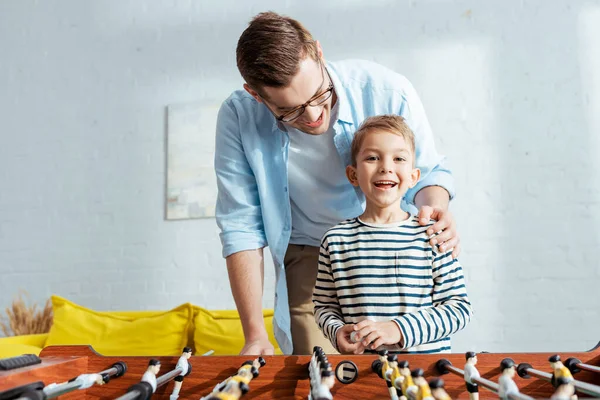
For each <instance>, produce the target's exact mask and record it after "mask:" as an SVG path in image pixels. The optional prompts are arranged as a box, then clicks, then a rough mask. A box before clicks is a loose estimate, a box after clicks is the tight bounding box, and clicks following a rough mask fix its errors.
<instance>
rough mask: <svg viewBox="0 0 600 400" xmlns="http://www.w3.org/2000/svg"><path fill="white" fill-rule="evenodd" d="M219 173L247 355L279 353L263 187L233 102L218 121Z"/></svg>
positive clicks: (225, 238)
mask: <svg viewBox="0 0 600 400" xmlns="http://www.w3.org/2000/svg"><path fill="white" fill-rule="evenodd" d="M215 172H216V175H217V187H218V196H217V205H216V214H215V215H216V221H217V225H219V228H221V234H220V237H221V242H222V244H223V257H225V258H226V263H227V271H228V274H229V280H230V285H231V291H232V294H233V298H234V300H235V303H236V306H237V308H238V312H239V314H240V318H241V321H242V327H243V329H244V336H245V339H246V344H245V346H244V348H243V349H242V354H252V355H259V354H273V346H272V345H271V344H270V343H269V340H268V337H267V334H266V329H265V325H264V320H263V315H262V292H263V271H264V266H263V251H262V248H263V247H265V246H266V245H267V239H266V236H265V232H264V225H263V218H262V211H261V205H260V198H259V196H258V186H257V183H256V178H255V177H254V174H253V172H252V168H251V167H250V165H249V162H248V159H247V158H246V154H245V152H244V146H243V144H242V140H241V133H240V121H239V119H238V115H237V111H236V109H235V107H234V104H233V103H231V102H228V101H225V102H224V103H223V106H222V107H221V109H220V110H219V117H218V119H217V134H216V141H215ZM250 340H251V341H250Z"/></svg>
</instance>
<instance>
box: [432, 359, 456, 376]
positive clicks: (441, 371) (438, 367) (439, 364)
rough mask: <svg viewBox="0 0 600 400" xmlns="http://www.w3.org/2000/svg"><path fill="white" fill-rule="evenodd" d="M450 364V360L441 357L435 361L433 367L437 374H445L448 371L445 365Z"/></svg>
mask: <svg viewBox="0 0 600 400" xmlns="http://www.w3.org/2000/svg"><path fill="white" fill-rule="evenodd" d="M451 365H452V363H451V362H450V360H447V359H445V358H442V359H440V360H438V362H436V363H435V369H436V370H437V372H438V374H440V375H446V374H447V373H449V371H448V368H447V367H449V366H451Z"/></svg>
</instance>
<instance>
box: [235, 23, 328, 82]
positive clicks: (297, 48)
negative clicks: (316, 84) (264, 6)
mask: <svg viewBox="0 0 600 400" xmlns="http://www.w3.org/2000/svg"><path fill="white" fill-rule="evenodd" d="M307 56H308V57H311V58H312V59H313V60H315V61H317V60H318V58H319V56H318V50H317V44H316V42H315V40H314V39H313V37H312V35H311V34H310V32H309V31H308V30H306V28H305V27H304V26H303V25H302V24H301V23H300V22H298V21H296V20H295V19H292V18H289V17H286V16H283V15H279V14H277V13H274V12H271V11H269V12H263V13H260V14H258V15H257V16H255V17H254V18H253V19H252V21H250V24H249V26H248V27H247V28H246V30H245V31H244V32H243V33H242V35H241V36H240V38H239V40H238V43H237V49H236V60H237V67H238V70H239V71H240V74H241V75H242V78H244V80H245V81H246V83H247V84H248V85H249V86H250V87H251V88H252V89H254V90H256V91H259V90H260V89H261V88H262V87H264V86H269V87H275V88H281V87H287V86H289V84H290V82H291V80H292V77H294V75H296V74H297V73H298V70H299V67H300V61H302V60H304V59H305V58H306V57H307Z"/></svg>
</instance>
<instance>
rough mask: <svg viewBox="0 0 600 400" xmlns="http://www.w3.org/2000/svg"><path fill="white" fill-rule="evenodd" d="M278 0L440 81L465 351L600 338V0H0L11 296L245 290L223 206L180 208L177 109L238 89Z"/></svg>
mask: <svg viewBox="0 0 600 400" xmlns="http://www.w3.org/2000/svg"><path fill="white" fill-rule="evenodd" d="M269 9H272V10H275V11H279V12H282V13H287V14H289V15H291V16H294V17H296V18H298V19H299V20H301V21H303V22H304V23H305V25H306V26H307V27H308V28H309V29H310V30H312V32H313V33H314V35H315V36H316V37H317V38H318V39H319V40H320V41H321V43H322V45H323V48H324V51H325V55H326V58H328V59H330V60H336V59H342V58H349V57H353V58H365V59H371V60H375V61H378V62H380V63H382V64H385V65H387V66H389V67H390V68H393V69H395V70H397V71H399V72H401V73H403V74H405V75H406V76H407V77H408V78H409V79H410V80H411V81H412V82H413V84H414V85H415V86H416V88H417V90H418V91H419V93H420V94H421V96H422V99H423V102H424V104H425V107H426V109H427V112H428V115H429V118H430V122H431V124H432V126H433V129H434V132H435V134H436V140H437V144H438V147H439V150H440V151H441V152H443V153H444V154H447V155H448V156H449V158H450V160H451V162H452V165H453V169H454V172H455V176H456V184H457V189H458V197H457V199H456V200H455V201H454V202H453V204H452V207H453V210H454V212H455V214H456V218H457V219H458V223H459V228H460V233H461V235H462V243H463V253H462V257H461V261H462V263H463V265H464V267H465V269H466V273H467V275H468V285H469V291H470V296H471V299H472V301H473V303H474V307H475V310H476V317H475V319H474V320H473V322H472V323H471V325H470V326H469V327H468V328H467V329H466V330H465V331H464V332H461V333H460V334H458V335H457V336H456V337H455V341H454V345H455V346H454V349H455V351H465V350H466V349H474V350H487V351H565V350H585V349H588V348H590V347H592V346H593V345H594V344H595V343H596V342H597V341H598V340H600V325H599V324H598V322H597V321H598V320H599V317H600V311H599V310H600V307H599V306H600V299H599V295H598V289H599V282H600V264H599V263H598V261H597V259H596V254H597V251H598V249H599V248H600V228H598V226H600V177H599V173H598V168H599V167H600V161H598V160H599V157H598V153H599V152H600V139H598V137H599V133H600V116H599V115H600V47H599V46H598V44H597V38H598V37H599V36H600V28H599V27H600V2H598V1H577V0H575V1H574V0H555V1H552V2H548V1H543V0H538V1H524V0H523V1H487V2H477V1H449V0H448V1H441V0H423V1H419V2H416V1H404V2H393V1H370V2H367V1H347V0H338V1H333V0H330V1H327V2H322V1H318V2H317V1H303V2H285V5H283V3H281V2H279V1H274V0H273V1H267V0H263V1H253V2H251V4H250V2H249V3H240V2H238V1H234V0H225V1H220V2H207V1H195V2H188V1H173V2H156V1H150V0H137V1H133V0H132V1H122V0H118V1H117V0H113V1H99V0H98V1H85V2H80V1H76V0H64V1H46V2H38V1H25V0H2V1H0V50H1V54H0V110H1V119H0V120H1V122H2V125H1V126H2V140H1V142H0V143H1V144H0V269H1V273H2V275H1V276H2V279H1V282H0V308H3V307H4V306H6V305H8V303H9V301H10V300H11V298H12V297H13V296H14V295H15V294H16V292H17V290H18V289H19V288H23V289H26V290H28V291H29V293H30V294H31V297H32V299H33V300H35V301H38V302H43V301H44V300H45V299H46V298H47V297H48V296H49V295H50V294H51V293H57V294H60V295H63V296H66V297H68V298H71V299H73V300H74V301H76V302H79V303H82V304H84V305H86V306H89V307H93V308H98V309H159V308H160V309H165V308H168V307H173V306H175V305H177V304H179V303H182V302H186V301H190V302H193V303H196V304H200V305H203V306H205V307H208V308H231V307H233V306H234V303H233V300H232V297H231V294H230V291H229V286H228V281H227V274H226V269H225V266H224V265H225V264H224V261H223V259H222V258H221V256H220V243H219V239H218V236H217V232H218V231H217V227H216V225H215V223H214V220H190V221H180V222H166V221H164V219H163V214H164V212H163V208H164V186H165V156H164V154H165V106H166V105H167V104H170V103H182V102H189V101H197V100H208V101H220V100H222V99H223V98H225V97H226V96H227V95H228V94H229V93H230V92H231V91H232V90H234V89H236V88H238V87H240V85H241V83H242V82H241V79H240V77H239V76H238V73H237V70H236V67H235V57H234V51H235V45H236V40H237V38H238V36H239V34H240V33H241V31H242V30H243V29H244V28H245V26H246V24H247V22H248V20H249V19H250V17H251V16H252V15H254V14H255V13H257V12H259V11H263V10H269ZM266 271H267V273H266V280H267V282H266V288H265V292H266V296H265V301H264V305H265V306H267V307H268V306H271V305H272V295H273V275H274V274H273V271H272V265H271V263H270V262H269V263H268V265H267V267H266Z"/></svg>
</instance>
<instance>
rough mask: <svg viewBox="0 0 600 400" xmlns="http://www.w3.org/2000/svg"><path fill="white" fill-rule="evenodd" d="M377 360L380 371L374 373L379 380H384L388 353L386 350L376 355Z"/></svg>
mask: <svg viewBox="0 0 600 400" xmlns="http://www.w3.org/2000/svg"><path fill="white" fill-rule="evenodd" d="M377 354H378V356H379V357H377V359H378V360H379V367H381V369H379V367H378V370H377V371H375V372H376V373H377V375H379V377H380V378H382V379H383V380H385V372H386V371H387V370H388V368H389V366H388V360H387V357H388V351H387V350H380V351H379V352H378V353H377Z"/></svg>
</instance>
